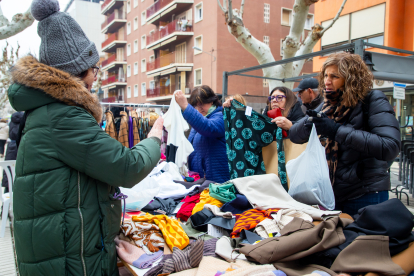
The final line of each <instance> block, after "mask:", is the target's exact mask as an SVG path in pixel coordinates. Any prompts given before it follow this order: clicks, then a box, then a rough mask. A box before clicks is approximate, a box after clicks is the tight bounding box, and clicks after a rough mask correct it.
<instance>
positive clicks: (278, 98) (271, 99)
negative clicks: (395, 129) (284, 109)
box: [267, 95, 286, 102]
mask: <svg viewBox="0 0 414 276" xmlns="http://www.w3.org/2000/svg"><path fill="white" fill-rule="evenodd" d="M283 98H286V96H283V95H277V96H270V97H268V98H267V99H268V100H269V102H271V101H273V100H274V99H276V101H277V102H281V101H283Z"/></svg>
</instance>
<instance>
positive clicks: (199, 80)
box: [194, 68, 203, 86]
mask: <svg viewBox="0 0 414 276" xmlns="http://www.w3.org/2000/svg"><path fill="white" fill-rule="evenodd" d="M202 78H203V74H202V70H201V68H200V69H196V70H195V72H194V79H195V80H194V84H195V85H194V86H200V85H202V83H203V80H202Z"/></svg>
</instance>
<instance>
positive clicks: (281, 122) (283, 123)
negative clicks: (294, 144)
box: [272, 116, 293, 130]
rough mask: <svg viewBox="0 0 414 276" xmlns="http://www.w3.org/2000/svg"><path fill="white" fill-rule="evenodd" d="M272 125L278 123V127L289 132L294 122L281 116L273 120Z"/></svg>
mask: <svg viewBox="0 0 414 276" xmlns="http://www.w3.org/2000/svg"><path fill="white" fill-rule="evenodd" d="M272 123H276V125H277V126H278V127H280V128H281V129H284V130H289V129H290V128H291V127H292V125H293V124H292V122H291V121H290V120H288V119H287V118H286V117H283V116H280V117H277V118H275V119H273V120H272Z"/></svg>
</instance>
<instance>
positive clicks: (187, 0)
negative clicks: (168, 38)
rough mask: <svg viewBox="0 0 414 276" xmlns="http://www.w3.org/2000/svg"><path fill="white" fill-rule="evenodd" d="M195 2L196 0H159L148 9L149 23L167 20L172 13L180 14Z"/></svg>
mask: <svg viewBox="0 0 414 276" xmlns="http://www.w3.org/2000/svg"><path fill="white" fill-rule="evenodd" d="M193 4H194V0H158V1H157V2H155V3H154V4H153V5H152V6H150V7H149V8H148V9H147V23H149V24H156V23H157V22H159V21H167V19H170V18H168V17H170V15H171V14H172V13H174V14H180V13H181V12H183V11H185V10H187V9H188V8H190V7H191V6H192V5H193Z"/></svg>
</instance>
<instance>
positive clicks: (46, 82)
mask: <svg viewBox="0 0 414 276" xmlns="http://www.w3.org/2000/svg"><path fill="white" fill-rule="evenodd" d="M59 9H60V8H59V2H58V1H57V0H33V2H32V4H31V13H32V15H33V17H34V18H35V19H36V20H38V21H39V23H38V26H37V28H38V34H39V36H40V38H41V44H40V51H39V55H38V57H39V60H37V59H36V58H35V57H33V56H31V55H29V56H26V57H23V58H20V59H19V60H18V61H17V63H16V64H15V65H14V66H13V67H12V68H11V71H10V74H11V78H12V81H13V84H12V85H11V86H10V88H9V90H8V96H9V100H10V104H11V105H12V107H13V108H14V109H15V110H18V111H25V115H24V116H23V118H22V121H21V124H20V125H21V126H22V128H23V129H22V130H23V131H22V132H21V133H19V137H20V138H19V139H18V141H19V142H17V146H18V147H19V149H18V153H17V160H16V179H15V181H14V184H13V212H14V229H13V230H14V240H15V248H16V255H17V264H18V268H19V274H20V275H21V276H26V275H45V276H47V275H50V276H52V275H53V276H54V275H95V276H96V275H118V273H119V272H118V266H117V255H116V245H115V242H114V239H115V237H116V235H117V234H118V233H119V229H120V226H121V221H122V204H121V201H122V199H123V198H124V195H123V194H122V193H120V189H119V187H126V188H132V187H133V186H135V185H136V184H137V183H139V182H140V181H141V180H143V179H144V178H145V177H146V176H147V175H148V174H149V173H150V172H151V171H152V169H153V168H154V167H155V166H156V165H157V163H158V161H159V160H160V157H161V152H160V144H161V133H162V125H163V120H162V119H160V120H159V121H157V122H156V123H155V124H154V127H153V129H152V132H150V133H149V135H148V137H149V138H148V139H145V140H143V141H141V142H140V143H139V144H137V145H136V146H134V147H133V148H131V149H130V148H126V147H124V146H123V145H122V144H121V143H120V142H118V141H116V140H115V139H113V138H111V137H110V136H109V135H108V134H107V133H105V132H104V131H102V129H101V128H100V127H99V122H100V120H101V119H102V108H101V106H100V104H99V100H98V98H97V96H96V94H92V93H91V92H90V90H91V88H92V84H93V82H94V81H96V76H97V73H98V70H99V68H96V64H97V63H98V62H99V52H98V51H97V49H96V47H95V44H94V43H93V42H91V41H90V40H89V39H88V38H87V37H86V35H85V33H84V32H83V31H82V28H81V27H80V26H79V24H78V23H77V22H76V21H75V20H74V19H73V18H72V17H71V16H70V15H69V14H68V13H65V12H59Z"/></svg>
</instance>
